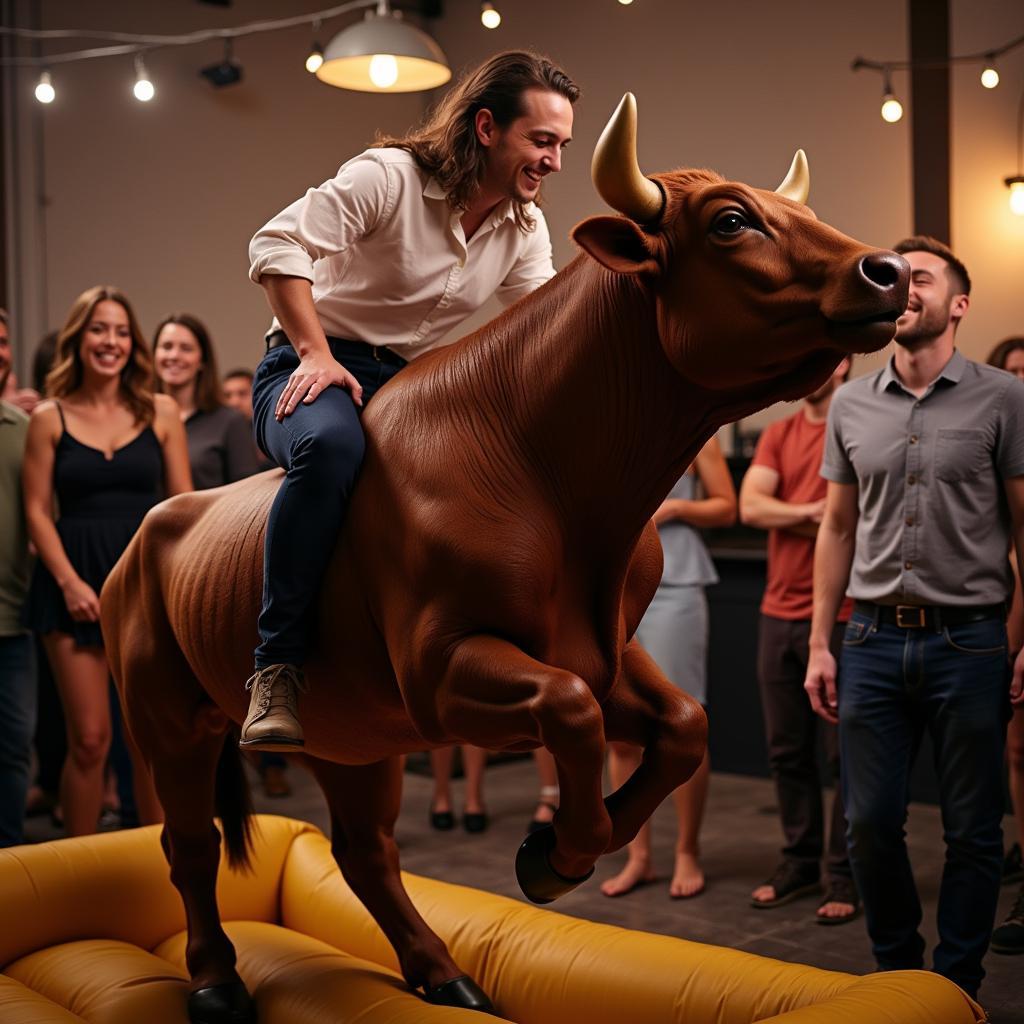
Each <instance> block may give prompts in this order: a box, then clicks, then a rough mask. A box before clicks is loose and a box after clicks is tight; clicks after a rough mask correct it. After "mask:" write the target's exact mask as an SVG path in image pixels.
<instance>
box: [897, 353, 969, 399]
mask: <svg viewBox="0 0 1024 1024" xmlns="http://www.w3.org/2000/svg"><path fill="white" fill-rule="evenodd" d="M966 365H967V360H966V359H965V358H964V357H963V355H961V353H960V350H959V349H956V348H955V349H953V354H952V356H950V357H949V361H948V362H947V363H946V365H945V366H944V367H943V368H942V369H941V370H940V371H939V375H938V376H937V377H936V378H935V380H934V381H933V382H932V384H931V385H930V387H934V386H935V385H936V384H938V382H939V381H940V380H945V381H947V382H948V383H949V384H959V383H960V379H961V378H962V377H963V375H964V367H965V366H966ZM878 383H879V384H880V385H881V389H882V390H883V391H888V390H889V388H890V387H892V386H893V385H895V386H896V387H898V388H899V389H900V390H901V391H906V390H907V389H906V388H905V387H904V386H903V382H902V381H901V380H900V378H899V377H898V376H897V374H896V357H895V355H892V356H889V361H888V362H887V363H886V364H885V366H884V368H883V369H882V373H881V376H880V377H879V378H878Z"/></svg>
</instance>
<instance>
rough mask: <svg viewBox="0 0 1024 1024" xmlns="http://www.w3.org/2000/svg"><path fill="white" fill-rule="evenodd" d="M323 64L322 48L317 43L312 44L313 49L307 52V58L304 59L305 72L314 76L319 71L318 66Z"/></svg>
mask: <svg viewBox="0 0 1024 1024" xmlns="http://www.w3.org/2000/svg"><path fill="white" fill-rule="evenodd" d="M323 62H324V48H323V47H322V46H321V45H320V44H319V43H314V44H313V48H312V49H311V50H310V51H309V56H308V57H307V58H306V70H307V71H308V72H309V73H310V74H311V75H315V74H316V73H317V71H319V70H320V65H321V64H323Z"/></svg>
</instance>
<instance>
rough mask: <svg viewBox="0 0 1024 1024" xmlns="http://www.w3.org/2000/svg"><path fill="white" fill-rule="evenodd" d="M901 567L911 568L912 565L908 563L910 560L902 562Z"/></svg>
mask: <svg viewBox="0 0 1024 1024" xmlns="http://www.w3.org/2000/svg"><path fill="white" fill-rule="evenodd" d="M903 568H904V569H913V568H914V567H913V566H912V565H911V564H910V562H904V563H903Z"/></svg>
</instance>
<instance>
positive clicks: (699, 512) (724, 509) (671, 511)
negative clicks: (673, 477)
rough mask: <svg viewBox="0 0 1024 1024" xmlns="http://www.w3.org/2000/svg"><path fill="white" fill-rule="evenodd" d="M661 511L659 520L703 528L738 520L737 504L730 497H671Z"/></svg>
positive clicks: (729, 523) (730, 523)
mask: <svg viewBox="0 0 1024 1024" xmlns="http://www.w3.org/2000/svg"><path fill="white" fill-rule="evenodd" d="M659 511H660V513H661V514H660V516H659V522H662V523H666V522H673V521H676V522H681V523H686V525H687V526H695V527H697V528H698V529H701V530H706V529H709V528H710V527H713V526H732V524H733V523H735V522H736V505H735V504H734V503H733V502H731V501H729V499H728V498H717V497H716V498H699V499H697V500H689V499H687V498H669V499H668V500H667V501H665V502H663V504H662V506H661V509H660V510H659Z"/></svg>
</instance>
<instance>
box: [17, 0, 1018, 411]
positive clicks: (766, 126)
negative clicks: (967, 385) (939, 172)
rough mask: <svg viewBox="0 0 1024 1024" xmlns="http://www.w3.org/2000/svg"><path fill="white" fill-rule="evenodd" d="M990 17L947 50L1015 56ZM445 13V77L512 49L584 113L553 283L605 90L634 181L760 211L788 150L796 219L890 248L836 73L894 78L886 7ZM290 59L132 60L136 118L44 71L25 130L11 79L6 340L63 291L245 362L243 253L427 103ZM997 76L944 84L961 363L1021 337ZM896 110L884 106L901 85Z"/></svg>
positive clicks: (128, 15)
mask: <svg viewBox="0 0 1024 1024" xmlns="http://www.w3.org/2000/svg"><path fill="white" fill-rule="evenodd" d="M321 6H326V0H301V2H300V0H295V2H291V3H287V4H286V3H281V2H273V0H246V2H244V3H237V4H235V6H234V8H233V9H232V10H228V11H226V10H223V9H218V8H216V7H206V6H204V5H199V4H195V3H186V2H184V0H181V2H178V3H175V4H170V3H161V4H154V5H140V4H135V3H129V2H126V0H104V2H86V0H78V2H72V0H47V2H46V3H45V4H43V5H42V8H43V17H44V27H63V26H67V25H75V26H78V25H89V26H90V27H95V28H98V27H105V28H114V29H121V30H137V31H154V32H170V31H186V30H192V29H195V28H198V27H203V26H213V25H224V24H229V23H232V19H233V21H234V23H238V22H241V21H248V20H253V19H256V18H261V17H273V16H280V15H282V14H291V13H299V12H302V11H310V10H315V9H317V8H318V7H321ZM1012 7H1013V5H1007V4H1005V3H1002V2H1001V0H972V2H971V3H970V5H968V3H967V0H954V2H953V8H954V39H953V45H954V50H956V51H963V50H969V49H983V48H984V47H985V46H988V45H993V44H994V43H997V42H1001V41H1003V40H1005V39H1007V38H1009V37H1010V36H1011V35H1013V34H1014V33H1015V32H1019V31H1020V25H1019V17H1016V16H1015V15H1014V14H1013V12H1012V10H1011V8H1012ZM445 9H446V15H445V18H444V19H443V21H441V22H440V23H436V24H434V25H433V26H432V31H433V32H434V34H435V35H436V37H437V39H438V40H439V42H440V43H441V45H442V46H443V47H444V48H445V50H446V52H447V53H448V56H449V58H450V60H451V63H452V65H453V67H460V66H465V65H468V64H472V63H474V62H476V61H477V60H479V59H481V58H482V57H484V56H485V55H487V54H489V53H491V52H493V51H495V50H497V49H501V48H506V47H513V46H532V47H535V48H537V49H541V50H544V51H546V52H547V53H549V54H551V55H552V56H553V57H555V58H556V59H558V60H559V61H561V62H562V63H563V64H564V65H565V67H566V68H567V70H568V71H569V72H570V73H571V74H572V75H573V76H574V77H575V78H576V79H577V80H578V81H579V83H580V84H581V86H582V87H583V89H584V98H583V100H582V101H581V102H580V104H579V105H578V107H577V116H576V125H575V137H576V141H575V143H574V145H573V146H572V147H571V149H570V151H569V152H568V154H567V156H566V161H565V170H564V172H563V173H562V174H561V175H559V176H557V177H556V178H553V179H549V185H548V186H546V189H547V200H548V206H547V213H548V219H549V222H550V225H551V229H552V235H553V237H554V238H555V240H556V241H555V248H556V262H557V263H559V264H561V263H564V262H566V261H567V260H568V259H569V258H571V255H572V245H571V243H570V242H569V241H568V233H569V231H570V229H571V227H572V225H573V224H574V223H575V222H576V221H578V220H580V219H582V218H583V217H585V216H587V215H589V214H591V213H595V212H600V211H601V210H602V204H601V202H600V200H599V199H598V198H597V197H596V195H595V194H594V192H593V189H592V187H591V185H590V182H589V157H590V149H591V147H592V145H593V142H594V140H595V138H596V136H597V134H598V133H599V132H600V129H601V127H602V126H603V124H604V121H605V120H606V118H607V116H608V114H609V113H610V111H611V109H612V108H613V107H614V105H615V103H616V102H617V100H618V98H619V97H620V96H621V94H622V92H623V91H624V90H626V89H630V90H632V91H634V92H635V93H636V95H637V98H638V103H639V109H640V143H639V149H640V161H641V166H642V167H644V168H645V169H649V170H661V169H667V168H669V167H672V166H686V165H690V166H693V165H698V166H709V167H712V168H715V169H716V170H718V171H720V172H722V173H723V174H726V175H728V176H731V177H735V178H739V179H742V180H745V181H748V182H750V183H752V184H755V185H759V186H768V187H774V185H775V184H777V183H778V181H779V180H780V179H781V177H782V176H783V174H784V173H785V171H786V168H787V167H788V164H789V160H790V158H791V156H792V153H793V150H794V149H795V148H796V147H798V146H803V147H804V148H805V149H806V150H807V152H808V154H809V157H810V161H811V169H812V191H811V205H812V206H813V207H814V208H815V210H816V211H817V213H818V215H819V216H820V217H822V218H823V219H825V220H828V221H830V222H831V223H833V224H835V225H836V226H838V227H839V228H841V229H842V230H844V231H847V232H849V233H851V234H853V235H856V236H858V237H860V238H862V239H863V240H865V241H867V242H870V243H875V244H879V245H885V244H889V243H891V242H892V241H894V240H895V239H896V238H898V237H900V236H902V235H904V234H906V233H908V232H909V231H910V228H911V205H910V156H909V143H908V136H909V128H908V122H907V121H904V122H903V123H902V124H900V125H896V126H890V125H885V124H884V123H883V122H882V121H881V119H880V118H879V116H878V103H879V98H880V91H881V90H880V82H879V80H878V78H877V76H875V75H870V74H866V73H863V72H862V73H859V74H853V73H851V72H850V70H849V63H850V60H851V59H852V58H853V57H854V56H856V55H858V54H864V55H869V56H872V57H876V58H886V57H891V58H898V57H900V56H901V55H903V54H905V52H906V24H905V14H904V9H903V4H901V3H898V2H895V0H862V2H861V3H858V4H842V5H840V4H821V3H818V2H812V0H776V2H774V3H771V4H765V3H753V2H739V0H718V2H717V3H709V4H704V5H697V4H695V3H690V2H686V3H684V2H682V0H636V2H635V3H633V4H632V6H630V7H623V6H621V5H619V4H618V3H616V2H615V0H573V2H570V0H504V2H503V3H502V4H501V10H502V12H503V14H504V22H503V25H502V27H501V29H499V30H498V31H496V32H488V31H487V30H485V29H483V28H482V27H481V25H480V23H479V19H478V17H477V12H478V10H479V5H478V3H477V2H476V0H446V4H445ZM1011 22H1015V23H1014V24H1011ZM341 24H343V22H341V21H338V22H334V23H332V25H331V26H329V28H330V29H333V30H336V29H337V28H338V27H340V25H341ZM325 35H329V32H328V33H325ZM308 40H309V33H308V31H307V30H306V29H303V28H299V29H294V30H290V31H287V32H280V33H274V34H271V35H265V36H256V37H251V38H248V39H244V40H241V41H239V42H238V44H237V46H236V54H237V57H238V59H239V60H240V61H241V63H242V64H243V65H244V68H245V76H246V77H245V81H244V82H243V83H242V84H241V85H240V86H236V87H233V88H230V89H224V90H213V89H212V88H210V86H209V85H208V84H207V83H206V82H205V81H203V80H202V79H200V78H199V77H198V75H197V70H198V68H199V67H201V66H203V65H205V64H208V63H212V62H213V61H215V60H217V59H219V54H220V47H219V46H218V45H217V44H215V43H209V44H204V45H202V46H197V47H190V48H187V49H171V50H166V51H163V52H159V53H155V54H153V55H152V56H151V58H150V60H149V64H150V70H151V74H152V77H153V80H154V82H155V83H156V85H157V89H158V93H157V98H156V99H155V100H154V101H153V102H152V103H151V104H149V105H148V106H144V105H142V104H139V103H137V102H136V101H135V100H134V99H133V98H132V97H131V94H130V85H131V78H132V71H131V61H130V59H129V58H114V59H110V60H103V61H92V62H88V63H84V64H78V65H74V66H71V67H67V68H64V69H55V82H56V85H57V88H58V89H59V97H58V101H57V102H56V103H54V104H53V106H52V107H51V108H49V109H43V108H40V107H39V105H38V104H36V103H35V101H34V100H32V99H31V85H32V80H31V79H32V76H31V75H30V74H29V73H24V74H22V75H21V79H22V89H21V94H20V95H21V97H22V98H21V99H20V103H21V107H22V110H23V113H24V115H25V118H26V119H27V118H30V117H42V119H43V133H42V134H43V139H44V144H45V145H44V152H45V195H46V199H47V206H46V224H47V243H48V259H47V268H46V274H45V279H46V282H47V292H48V300H47V303H46V306H47V309H46V313H45V318H46V319H47V321H48V322H46V323H44V322H43V319H44V314H43V312H42V310H41V301H40V300H39V298H38V295H37V294H36V291H34V289H35V288H36V286H37V285H38V280H39V278H40V276H41V274H42V271H41V269H40V267H39V262H38V259H37V258H36V256H35V255H34V254H33V252H34V250H33V249H32V246H31V242H32V239H33V237H35V236H36V235H37V234H38V232H37V231H36V229H35V228H34V221H35V219H36V218H35V216H34V212H33V204H32V189H31V180H29V181H27V182H26V184H25V189H24V192H23V203H22V222H23V228H24V234H25V236H26V250H25V251H26V254H27V255H26V267H25V275H24V276H25V286H24V287H23V292H24V293H25V294H26V296H27V298H25V299H24V300H23V302H22V308H21V309H20V310H19V312H20V313H21V317H20V321H19V322H20V325H21V327H22V329H23V332H24V335H23V336H25V337H27V338H30V339H34V338H35V337H37V336H38V335H39V334H41V333H42V331H43V330H45V329H46V328H48V327H53V326H57V325H58V324H59V323H60V321H61V319H62V318H63V315H64V312H65V311H66V309H67V307H68V304H69V303H70V301H71V300H72V299H73V298H74V296H75V295H76V294H77V293H78V292H80V291H81V290H82V289H83V288H85V287H88V286H89V285H91V284H94V283H98V282H101V281H102V282H112V283H116V284H118V285H120V286H121V287H122V288H124V289H125V291H126V292H127V293H128V294H129V296H131V297H132V299H133V301H134V302H135V304H136V306H137V309H138V312H139V314H140V317H141V319H142V321H143V323H144V325H145V326H146V329H147V330H149V329H151V328H152V326H153V325H154V324H155V323H156V321H157V320H158V319H159V318H160V317H161V316H162V315H163V314H164V313H166V312H168V311H170V310H174V309H179V310H180V309H185V310H189V311H191V312H194V313H196V314H197V315H199V316H200V317H202V318H203V319H205V320H206V321H207V322H208V323H209V326H210V327H211V330H212V332H213V335H214V337H215V339H216V341H217V344H218V346H219V350H220V352H221V354H222V355H221V358H222V363H223V364H224V365H225V367H226V366H227V365H229V364H230V365H234V364H236V363H240V364H249V365H252V364H254V363H255V362H256V361H257V359H258V357H259V354H260V336H261V334H262V332H263V330H264V328H265V325H266V322H267V319H268V315H267V311H266V307H265V303H264V300H263V295H262V292H261V291H260V289H259V288H257V287H256V286H254V285H252V284H250V283H249V282H248V280H247V278H246V270H247V261H246V244H247V242H248V239H249V236H250V235H251V234H252V232H253V231H254V230H255V229H256V228H257V227H258V226H259V225H260V224H261V223H262V222H263V221H265V220H266V219H267V218H268V217H269V216H270V215H271V214H273V213H275V212H276V211H277V210H278V209H280V208H281V207H283V206H284V205H286V204H287V203H288V202H290V201H291V200H292V199H293V198H295V197H296V196H297V195H299V194H300V193H301V192H302V191H303V190H304V189H305V188H306V187H307V186H309V185H312V184H316V183H318V182H320V181H321V180H323V179H324V178H326V177H328V176H330V175H331V174H333V172H334V170H335V168H336V166H337V164H338V163H339V162H340V161H341V160H343V159H345V158H346V157H347V156H348V155H350V154H352V153H354V152H356V151H358V150H359V149H361V148H362V147H363V146H364V145H365V144H366V143H367V142H368V141H369V140H370V139H371V138H372V136H373V134H374V131H375V130H376V129H378V128H379V129H383V130H386V131H401V130H402V129H403V128H404V127H405V126H406V125H408V124H409V123H410V122H412V121H414V120H416V119H417V118H418V117H419V115H420V113H421V112H422V110H423V109H424V104H425V103H426V102H427V99H426V98H424V97H420V96H404V97H403V96H393V97H389V96H384V97H381V96H372V95H363V94H356V93H347V92H343V91H340V90H336V89H332V88H329V87H326V86H323V85H321V84H320V83H319V82H317V81H316V80H315V79H313V78H312V76H310V75H308V74H307V73H306V72H305V71H304V70H303V68H302V58H303V56H304V52H305V47H306V45H307V43H308ZM1003 71H1004V87H1001V88H1000V89H998V90H996V91H995V92H994V93H989V92H987V91H985V90H982V89H981V88H980V86H978V85H977V72H976V71H975V70H971V71H967V70H963V71H957V72H956V74H955V75H954V133H953V146H954V166H953V170H954V190H955V206H954V243H955V245H956V247H957V248H958V250H959V251H960V253H961V255H962V256H963V257H964V259H965V261H966V262H967V264H968V266H969V267H970V268H971V271H972V273H973V274H974V276H975V280H976V283H977V290H976V307H975V309H973V310H972V313H971V317H970V319H969V321H968V322H967V324H966V325H965V328H964V331H963V347H964V349H965V351H967V353H968V354H969V355H974V356H978V355H982V354H984V352H986V351H987V348H988V346H989V345H990V343H991V342H992V341H993V340H995V339H997V338H999V337H1001V336H1003V335H1005V334H1007V333H1010V332H1013V331H1016V332H1024V322H1022V321H1024V311H1022V309H1021V302H1020V292H1021V288H1020V282H1021V281H1022V279H1024V277H1022V270H1024V218H1012V217H1011V215H1010V214H1009V211H1008V207H1007V205H1006V190H1005V188H1003V186H1002V182H1001V178H1002V177H1003V176H1004V175H1006V174H1009V173H1011V172H1012V171H1013V163H1014V153H1013V149H1014V117H1015V107H1016V100H1017V97H1018V95H1019V93H1020V89H1021V87H1022V86H1024V53H1018V54H1015V55H1013V56H1012V57H1011V58H1009V59H1008V61H1007V62H1006V66H1005V68H1004V69H1003ZM897 88H898V89H899V91H900V92H901V93H902V94H903V96H904V98H905V99H906V98H907V92H908V87H907V82H906V78H905V76H903V77H899V78H898V79H897ZM28 123H29V122H28V121H27V120H26V121H25V122H24V124H25V125H28ZM29 141H30V139H29V132H28V130H27V127H26V128H23V130H22V131H21V132H20V133H19V138H18V139H17V140H16V143H17V145H18V146H19V154H20V155H21V157H22V160H23V161H25V160H27V159H28V157H27V152H28V148H29V147H28V143H29ZM865 365H867V364H865ZM772 415H777V412H773V413H772Z"/></svg>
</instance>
